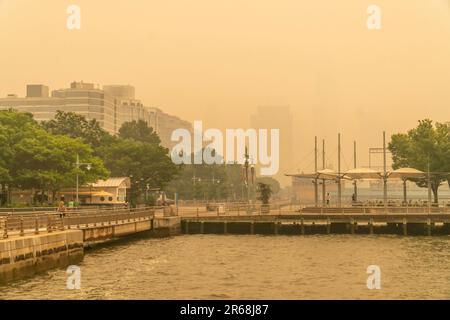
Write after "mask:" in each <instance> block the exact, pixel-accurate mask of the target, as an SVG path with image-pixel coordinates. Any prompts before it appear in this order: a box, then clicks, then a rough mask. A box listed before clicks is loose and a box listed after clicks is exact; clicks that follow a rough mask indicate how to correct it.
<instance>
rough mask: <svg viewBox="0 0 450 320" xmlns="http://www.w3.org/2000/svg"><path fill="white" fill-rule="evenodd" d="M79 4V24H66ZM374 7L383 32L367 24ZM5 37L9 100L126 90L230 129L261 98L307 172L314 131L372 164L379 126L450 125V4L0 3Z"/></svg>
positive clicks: (0, 87) (245, 121) (2, 84)
mask: <svg viewBox="0 0 450 320" xmlns="http://www.w3.org/2000/svg"><path fill="white" fill-rule="evenodd" d="M73 3H75V4H77V5H78V6H80V8H81V19H82V24H81V29H80V30H68V29H67V28H66V19H67V17H68V15H67V13H66V9H67V7H68V6H69V5H70V4H73ZM374 3H375V4H377V5H379V6H380V8H381V12H382V16H381V17H382V21H381V25H382V27H381V29H380V30H368V29H367V27H366V20H367V18H368V14H367V12H366V9H367V7H368V6H369V5H371V4H374ZM0 36H1V42H0V50H1V52H2V54H1V55H0V70H1V76H0V97H5V96H6V95H7V94H10V93H16V94H18V95H20V96H23V95H24V94H25V92H24V88H25V85H26V84H28V83H43V84H47V85H49V86H50V88H51V89H52V90H56V89H59V88H63V87H65V86H66V85H67V83H70V82H72V81H74V80H77V81H80V80H84V81H86V82H92V83H101V84H103V83H117V84H130V85H133V86H134V87H136V96H138V97H139V99H141V100H142V101H143V102H144V103H145V104H146V105H151V106H155V107H159V108H161V109H162V110H164V111H165V112H168V113H170V114H174V115H177V116H179V117H181V118H183V119H186V120H189V121H191V122H193V121H194V120H202V121H203V122H204V123H205V126H207V127H214V128H220V129H222V130H224V129H225V128H241V127H242V128H247V127H250V126H251V121H250V117H251V115H252V114H254V113H255V112H256V109H257V107H258V106H261V105H283V106H290V108H291V113H292V122H293V124H294V125H293V129H292V131H293V133H292V135H293V142H292V144H293V146H294V148H293V150H292V158H293V159H294V160H293V163H294V164H296V163H300V164H299V166H298V167H294V168H292V171H293V172H296V171H297V170H304V171H308V170H310V169H311V168H312V167H311V165H310V164H309V162H310V161H309V160H308V161H306V160H305V162H306V164H303V163H301V161H302V160H301V159H303V158H305V157H307V155H308V154H309V152H310V151H311V149H313V147H314V136H318V137H319V141H321V139H322V138H324V139H326V141H327V149H328V154H329V155H330V160H333V157H334V156H333V152H334V150H335V149H336V147H337V134H338V133H339V132H340V133H341V134H342V141H343V151H344V156H345V157H346V158H348V159H351V156H352V152H353V150H352V149H353V141H354V140H357V141H358V149H359V150H360V151H359V152H360V156H359V157H360V159H359V160H360V161H359V165H361V166H364V165H367V164H368V148H369V147H381V143H382V139H381V138H382V131H384V130H385V131H386V132H387V134H388V137H389V136H390V135H391V134H394V133H397V132H405V131H406V130H408V129H410V128H412V127H414V126H416V124H417V121H418V120H419V119H423V118H431V119H433V120H435V121H440V122H443V121H448V120H449V119H450V108H449V105H450V90H449V89H448V87H449V85H450V61H449V60H448V56H449V55H450V41H449V39H450V14H449V6H448V1H446V0H433V1H425V0H415V1H406V0H399V1H396V2H395V3H393V2H392V1H387V0H379V1H375V2H373V1H357V0H351V1H347V2H345V3H330V2H328V1H315V2H304V1H293V0H288V1H284V2H283V4H281V5H280V4H279V3H278V2H275V1H254V0H250V1H246V2H245V3H242V1H237V0H234V1H227V2H225V1H222V2H210V1H205V0H199V1H194V2H189V3H185V2H182V1H173V2H163V3H161V2H157V1H141V0H134V1H128V2H115V3H111V2H108V1H105V0H97V1H87V0H78V1H75V2H69V1H58V2H57V3H55V1H50V0H42V1H39V3H38V2H35V1H30V0H28V1H27V0H15V1H10V0H3V1H1V2H0ZM281 138H283V137H281ZM333 161H334V160H333ZM348 162H351V161H350V160H349V161H348Z"/></svg>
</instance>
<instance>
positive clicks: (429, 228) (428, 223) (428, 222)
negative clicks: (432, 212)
mask: <svg viewBox="0 0 450 320" xmlns="http://www.w3.org/2000/svg"><path fill="white" fill-rule="evenodd" d="M431 225H432V224H431V219H428V221H427V236H431Z"/></svg>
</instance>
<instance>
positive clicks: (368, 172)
mask: <svg viewBox="0 0 450 320" xmlns="http://www.w3.org/2000/svg"><path fill="white" fill-rule="evenodd" d="M344 176H345V177H348V178H350V179H352V180H363V179H380V178H381V177H382V174H381V172H378V171H375V170H373V169H369V168H355V169H351V170H348V171H347V172H345V174H344Z"/></svg>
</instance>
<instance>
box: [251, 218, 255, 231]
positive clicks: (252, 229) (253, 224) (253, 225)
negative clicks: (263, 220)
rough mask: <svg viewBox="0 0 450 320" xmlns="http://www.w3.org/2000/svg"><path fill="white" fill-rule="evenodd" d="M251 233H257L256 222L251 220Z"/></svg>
mask: <svg viewBox="0 0 450 320" xmlns="http://www.w3.org/2000/svg"><path fill="white" fill-rule="evenodd" d="M250 234H255V223H254V222H253V221H252V222H250Z"/></svg>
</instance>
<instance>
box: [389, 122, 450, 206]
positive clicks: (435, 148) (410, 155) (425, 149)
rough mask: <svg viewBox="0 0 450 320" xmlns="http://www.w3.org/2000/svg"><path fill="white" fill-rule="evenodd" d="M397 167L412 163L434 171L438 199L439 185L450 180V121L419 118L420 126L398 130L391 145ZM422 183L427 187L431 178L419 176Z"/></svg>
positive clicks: (422, 185)
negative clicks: (434, 121) (400, 131)
mask: <svg viewBox="0 0 450 320" xmlns="http://www.w3.org/2000/svg"><path fill="white" fill-rule="evenodd" d="M388 149H389V151H390V152H391V153H392V159H393V167H394V169H398V168H401V167H412V168H415V169H418V170H421V171H424V172H428V168H429V170H430V172H431V173H432V174H431V189H432V191H433V194H434V201H435V202H438V189H439V186H440V185H441V184H442V182H444V181H448V182H449V184H450V180H449V179H450V177H449V175H448V172H450V122H447V123H438V122H437V123H436V124H433V121H431V120H429V119H425V120H421V121H419V124H418V126H417V127H416V128H414V129H411V130H409V131H408V132H407V133H406V134H404V133H399V134H395V135H393V136H392V138H391V142H390V143H389V146H388ZM415 182H416V183H417V185H418V186H420V187H427V184H428V179H419V180H415Z"/></svg>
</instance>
